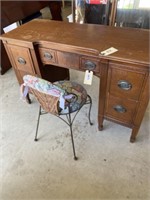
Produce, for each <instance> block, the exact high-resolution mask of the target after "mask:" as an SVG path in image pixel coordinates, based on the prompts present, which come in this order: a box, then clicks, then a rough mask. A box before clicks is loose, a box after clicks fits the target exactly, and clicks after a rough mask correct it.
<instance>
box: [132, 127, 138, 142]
mask: <svg viewBox="0 0 150 200" xmlns="http://www.w3.org/2000/svg"><path fill="white" fill-rule="evenodd" d="M139 128H140V127H134V128H133V129H132V133H131V137H130V142H131V143H134V142H135V140H136V136H137V134H138V131H139Z"/></svg>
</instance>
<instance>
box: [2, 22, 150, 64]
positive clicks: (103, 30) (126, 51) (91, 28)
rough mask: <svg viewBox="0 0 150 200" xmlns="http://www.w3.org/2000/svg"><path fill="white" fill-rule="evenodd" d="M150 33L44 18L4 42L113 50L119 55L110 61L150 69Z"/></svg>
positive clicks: (112, 56)
mask: <svg viewBox="0 0 150 200" xmlns="http://www.w3.org/2000/svg"><path fill="white" fill-rule="evenodd" d="M149 34H150V31H149V30H143V29H132V28H120V27H110V26H104V25H95V24H76V23H68V22H60V21H52V20H44V19H36V20H32V21H30V22H28V23H26V24H24V25H22V26H20V27H18V28H17V29H15V30H13V31H10V32H8V33H6V34H3V35H2V36H1V37H0V39H2V40H8V39H11V40H22V41H27V42H32V43H36V44H37V43H39V44H41V43H42V42H48V43H51V44H54V45H55V46H56V45H58V50H59V45H60V46H62V45H63V46H64V48H65V47H71V48H75V49H76V50H78V51H79V52H80V50H81V51H82V50H84V51H86V50H87V52H91V53H93V54H95V55H96V56H99V57H103V58H104V56H102V55H100V52H101V51H104V50H106V49H108V48H110V47H114V48H116V49H118V51H117V52H115V53H113V54H111V55H109V56H107V57H105V58H106V59H109V60H116V61H124V62H131V63H137V64H144V65H147V66H149V64H150V56H149Z"/></svg>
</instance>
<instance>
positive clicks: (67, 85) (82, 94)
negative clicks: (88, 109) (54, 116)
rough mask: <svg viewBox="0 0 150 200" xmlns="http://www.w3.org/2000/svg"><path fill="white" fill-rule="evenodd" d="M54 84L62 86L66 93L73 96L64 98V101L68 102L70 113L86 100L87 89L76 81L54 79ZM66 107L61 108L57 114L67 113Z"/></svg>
mask: <svg viewBox="0 0 150 200" xmlns="http://www.w3.org/2000/svg"><path fill="white" fill-rule="evenodd" d="M53 84H54V85H56V86H58V87H60V88H62V89H63V90H65V91H66V92H67V94H68V95H69V94H71V95H73V98H71V99H66V103H68V104H69V107H70V113H73V112H75V111H77V110H79V109H80V108H81V107H82V106H83V105H84V104H85V102H86V100H87V91H86V90H85V89H84V87H83V86H82V85H80V84H78V83H76V82H72V81H66V80H65V81H56V82H54V83H53ZM67 113H68V109H64V110H61V111H60V113H59V114H67Z"/></svg>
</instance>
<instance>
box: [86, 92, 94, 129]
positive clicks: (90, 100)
mask: <svg viewBox="0 0 150 200" xmlns="http://www.w3.org/2000/svg"><path fill="white" fill-rule="evenodd" d="M87 96H88V98H89V103H90V108H89V115H88V118H89V123H90V125H93V123H92V122H91V118H90V116H91V108H92V99H91V97H90V95H87Z"/></svg>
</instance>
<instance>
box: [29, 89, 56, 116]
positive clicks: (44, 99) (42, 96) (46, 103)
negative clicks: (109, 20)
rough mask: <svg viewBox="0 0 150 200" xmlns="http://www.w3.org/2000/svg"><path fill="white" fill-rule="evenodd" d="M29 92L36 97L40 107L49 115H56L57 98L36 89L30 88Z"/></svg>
mask: <svg viewBox="0 0 150 200" xmlns="http://www.w3.org/2000/svg"><path fill="white" fill-rule="evenodd" d="M30 92H31V93H32V94H33V95H34V96H35V97H36V99H37V100H38V102H39V103H40V105H41V107H42V108H43V109H44V110H45V111H46V112H49V113H52V114H54V115H57V114H58V101H59V97H54V96H52V95H49V94H46V93H43V92H39V91H38V90H36V89H33V88H30Z"/></svg>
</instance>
